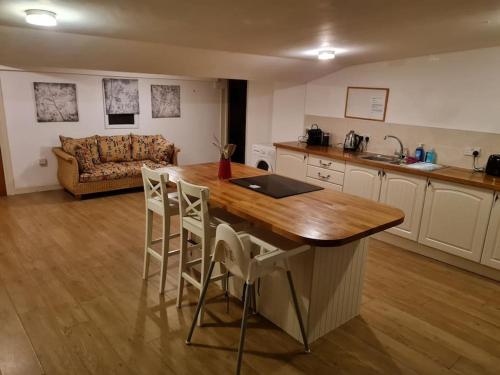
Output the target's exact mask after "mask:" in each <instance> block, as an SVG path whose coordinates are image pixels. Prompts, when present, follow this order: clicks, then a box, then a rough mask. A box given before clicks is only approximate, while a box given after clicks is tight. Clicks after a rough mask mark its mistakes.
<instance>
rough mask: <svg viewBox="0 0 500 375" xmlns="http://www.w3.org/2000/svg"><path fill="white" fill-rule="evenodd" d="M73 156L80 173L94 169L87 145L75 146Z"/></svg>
mask: <svg viewBox="0 0 500 375" xmlns="http://www.w3.org/2000/svg"><path fill="white" fill-rule="evenodd" d="M75 158H76V161H77V162H78V170H79V171H80V173H91V172H92V171H93V170H94V162H93V161H92V152H90V149H89V148H88V147H81V146H77V147H76V148H75Z"/></svg>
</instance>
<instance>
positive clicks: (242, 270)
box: [186, 224, 310, 374]
mask: <svg viewBox="0 0 500 375" xmlns="http://www.w3.org/2000/svg"><path fill="white" fill-rule="evenodd" d="M254 246H257V247H258V248H259V255H256V256H254V257H252V247H254ZM309 249H310V246H308V245H302V246H298V247H296V248H294V249H291V250H286V251H285V250H281V249H279V248H277V247H275V246H273V245H271V244H269V243H267V242H265V241H262V240H261V239H259V238H257V237H255V236H253V235H251V234H248V233H236V231H235V230H234V229H233V228H231V227H230V226H229V225H225V224H221V225H219V226H218V227H217V233H216V240H215V250H214V253H213V255H212V261H211V262H210V267H209V269H208V273H207V277H206V281H205V283H204V285H203V290H202V293H201V296H200V300H199V301H198V305H197V306H196V312H195V315H194V318H193V323H192V324H191V328H190V330H189V334H188V337H187V340H186V344H188V345H189V344H190V343H191V338H192V336H193V332H194V329H195V326H196V321H197V318H198V315H199V313H200V310H201V309H202V307H203V304H204V301H205V296H206V293H207V289H208V285H209V283H210V281H211V275H212V272H213V270H214V267H215V264H216V263H221V264H222V265H224V267H225V268H226V269H227V270H228V271H229V272H230V274H231V276H235V277H238V278H240V279H242V280H244V281H245V285H244V293H243V294H244V295H245V301H244V308H243V318H242V321H241V333H240V342H239V347H238V360H237V365H236V374H239V373H240V369H241V359H242V357H243V346H244V342H245V332H246V326H247V318H248V315H249V306H250V302H251V299H252V296H253V295H254V293H253V291H254V284H255V281H256V280H257V279H258V278H260V277H263V276H265V275H268V274H270V273H273V272H275V271H282V272H285V273H286V276H287V279H288V285H289V289H290V294H291V297H292V302H293V306H294V309H295V313H296V314H297V319H298V321H299V326H300V332H301V334H302V340H303V343H304V349H305V351H306V352H309V343H308V341H307V335H306V331H305V328H304V323H303V321H302V316H301V313H300V308H299V304H298V301H297V295H296V293H295V287H294V285H293V279H292V273H291V271H290V268H289V266H288V258H289V257H290V256H293V255H297V254H299V253H302V252H304V251H307V250H309Z"/></svg>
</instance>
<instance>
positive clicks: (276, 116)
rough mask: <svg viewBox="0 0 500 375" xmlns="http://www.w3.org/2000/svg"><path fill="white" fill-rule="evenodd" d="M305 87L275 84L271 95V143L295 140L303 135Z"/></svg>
mask: <svg viewBox="0 0 500 375" xmlns="http://www.w3.org/2000/svg"><path fill="white" fill-rule="evenodd" d="M305 101H306V85H294V84H276V85H275V89H274V95H273V121H272V131H271V139H272V141H273V142H282V141H292V140H296V139H297V138H298V137H299V136H300V135H302V134H303V133H304V131H303V128H304V106H305Z"/></svg>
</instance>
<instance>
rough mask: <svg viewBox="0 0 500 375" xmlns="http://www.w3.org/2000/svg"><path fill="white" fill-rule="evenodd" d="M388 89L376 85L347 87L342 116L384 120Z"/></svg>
mask: <svg viewBox="0 0 500 375" xmlns="http://www.w3.org/2000/svg"><path fill="white" fill-rule="evenodd" d="M388 100H389V89H387V88H378V87H352V86H349V87H348V88H347V94H346V101H345V112H344V117H346V118H356V119H362V120H373V121H385V116H386V112H387V102H388Z"/></svg>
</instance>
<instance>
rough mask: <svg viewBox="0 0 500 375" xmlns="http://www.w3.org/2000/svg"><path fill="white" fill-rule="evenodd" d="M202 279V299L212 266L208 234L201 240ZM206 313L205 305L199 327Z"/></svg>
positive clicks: (200, 315) (200, 316)
mask: <svg viewBox="0 0 500 375" xmlns="http://www.w3.org/2000/svg"><path fill="white" fill-rule="evenodd" d="M201 244H202V246H201V277H200V282H201V285H202V289H201V290H200V297H201V293H202V291H203V282H204V280H205V279H206V277H207V273H208V268H209V266H210V239H209V238H208V236H207V234H206V233H205V234H204V235H203V238H201ZM203 313H204V308H203V305H202V306H201V311H200V314H199V315H198V325H199V326H201V324H202V322H203V315H204V314H203Z"/></svg>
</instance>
